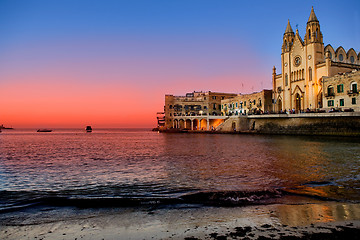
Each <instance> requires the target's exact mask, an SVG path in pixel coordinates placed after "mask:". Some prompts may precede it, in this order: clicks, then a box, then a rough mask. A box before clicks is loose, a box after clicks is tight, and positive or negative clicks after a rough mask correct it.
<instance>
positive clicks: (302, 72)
mask: <svg viewBox="0 0 360 240" xmlns="http://www.w3.org/2000/svg"><path fill="white" fill-rule="evenodd" d="M301 79H304V69H303V70H301Z"/></svg>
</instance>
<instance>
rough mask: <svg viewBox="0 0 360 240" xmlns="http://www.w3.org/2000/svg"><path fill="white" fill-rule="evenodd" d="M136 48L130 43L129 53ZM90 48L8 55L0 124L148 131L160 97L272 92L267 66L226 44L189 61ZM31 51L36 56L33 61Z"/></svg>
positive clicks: (3, 69) (0, 99)
mask: <svg viewBox="0 0 360 240" xmlns="http://www.w3.org/2000/svg"><path fill="white" fill-rule="evenodd" d="M68 44H70V43H68ZM109 44H110V45H111V46H112V45H115V44H119V43H114V42H110V43H109ZM139 44H140V43H136V44H135V45H131V44H130V45H129V46H131V48H134V49H135V48H136V46H137V45H139ZM148 44H149V43H148ZM233 44H238V43H237V42H236V43H233ZM50 45H51V44H50ZM55 45H56V44H55ZM92 45H93V46H98V45H100V44H98V42H97V41H95V42H91V41H88V42H86V44H84V46H85V47H83V48H81V49H80V50H79V49H78V48H77V47H79V46H78V44H75V46H76V47H75V49H72V48H73V47H74V46H73V45H71V44H70V45H69V46H67V45H66V44H65V45H64V43H61V44H60V47H59V48H60V50H59V49H58V50H57V51H55V52H51V49H52V46H48V47H44V48H41V47H39V46H38V45H36V46H37V47H35V48H34V47H32V46H26V48H25V49H24V50H23V51H21V49H17V50H16V51H13V52H11V54H9V53H7V54H9V58H8V61H7V62H3V63H2V64H1V65H0V67H1V69H0V70H1V71H0V79H1V80H2V82H1V87H0V102H1V105H2V107H1V112H0V124H4V125H5V126H13V127H16V128H21V127H34V128H40V127H84V126H85V125H92V126H94V127H149V128H151V127H154V126H156V112H159V111H163V106H164V95H165V94H173V95H184V94H185V93H187V92H192V91H209V90H210V91H213V92H230V93H240V92H241V93H249V92H253V91H260V90H262V89H263V88H270V87H271V69H264V70H262V69H263V68H262V67H261V66H263V65H262V63H261V61H258V59H260V58H259V57H257V56H256V54H255V53H252V54H250V52H251V51H250V50H247V49H239V48H237V49H236V47H234V48H235V50H236V51H235V52H231V50H232V48H231V46H230V47H229V46H227V50H226V49H225V50H226V53H223V52H222V51H223V49H217V48H219V47H217V48H216V47H215V46H214V47H212V46H208V47H207V48H202V49H200V50H199V52H198V53H197V54H195V56H192V55H191V54H190V55H187V54H183V53H182V52H181V51H178V52H175V53H174V54H175V55H174V56H172V55H171V54H170V55H169V54H168V53H166V54H165V53H162V54H160V55H159V56H158V55H157V53H156V51H155V50H148V51H149V52H148V53H147V54H144V55H142V52H140V53H139V52H136V53H137V54H139V56H137V57H135V56H134V55H129V56H122V51H120V50H122V49H120V50H119V49H115V50H116V51H115V52H116V54H114V55H112V54H110V53H109V52H110V50H112V48H111V47H109V48H105V47H104V48H105V49H102V50H101V51H99V52H98V53H93V52H90V53H89V52H88V51H89V50H90V49H91V46H92ZM149 45H151V44H149ZM195 45H196V44H195ZM210 45H211V44H210ZM219 45H220V46H223V45H226V44H219ZM101 46H102V45H101ZM216 46H217V45H216ZM236 46H237V45H236ZM116 47H118V46H117V45H116ZM156 47H158V48H159V46H158V45H156ZM149 48H150V46H149ZM168 48H169V49H171V47H168ZM146 49H147V48H145V50H146ZM208 49H211V50H212V51H214V52H213V53H212V54H213V55H212V56H211V58H210V57H209V56H207V55H202V54H205V53H206V50H208ZM65 50H66V51H65ZM72 50H73V51H72ZM76 50H78V52H76ZM53 51H54V50H53ZM62 51H64V52H65V53H63V52H62ZM194 51H195V48H194ZM35 52H36V53H37V54H38V55H37V56H38V57H37V58H34V59H33V60H32V59H31V57H33V56H35V55H34V54H35ZM72 52H75V53H76V54H72ZM104 52H105V53H106V54H105V53H104ZM125 55H126V54H125ZM217 58H218V59H217ZM209 59H210V60H209Z"/></svg>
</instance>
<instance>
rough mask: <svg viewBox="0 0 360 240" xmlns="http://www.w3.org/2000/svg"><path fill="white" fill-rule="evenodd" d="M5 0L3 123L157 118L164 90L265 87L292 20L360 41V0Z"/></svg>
mask: <svg viewBox="0 0 360 240" xmlns="http://www.w3.org/2000/svg"><path fill="white" fill-rule="evenodd" d="M301 2H302V3H303V5H300V6H299V5H298V3H297V2H295V1H257V0H253V1H240V0H226V1H222V0H217V1H214V0H166V1H165V0H163V1H159V0H127V1H125V0H124V1H122V0H116V1H115V0H114V1H111V0H106V1H100V0H98V1H94V0H51V1H48V0H38V1H35V0H24V1H18V0H0V103H1V107H0V124H1V123H3V124H5V125H6V126H13V127H15V128H18V127H34V128H40V127H84V126H85V125H87V124H90V125H92V126H93V127H95V128H96V127H154V126H155V125H156V119H155V117H156V112H157V111H162V109H163V105H164V95H165V94H174V95H184V94H185V93H186V92H192V91H194V90H196V91H209V90H210V91H223V92H232V93H240V92H241V93H249V92H253V91H260V90H261V89H263V88H267V89H270V88H271V86H272V84H271V73H272V67H273V66H274V65H275V66H276V67H277V68H278V69H280V54H281V44H282V36H283V33H284V31H285V28H286V24H287V20H288V19H290V22H291V25H292V27H293V29H294V30H295V29H296V25H297V24H298V29H299V32H300V35H301V36H302V37H303V36H304V34H305V27H306V22H307V20H308V17H309V15H310V10H311V6H314V9H315V13H316V15H317V17H318V19H319V21H320V26H321V31H322V33H323V36H324V44H325V45H327V44H329V43H330V44H331V45H332V46H333V47H334V48H337V47H339V46H343V47H344V48H345V50H348V49H349V48H354V49H355V51H356V52H359V51H360V24H359V23H360V1H358V0H353V1H346V0H345V1H308V0H304V1H301Z"/></svg>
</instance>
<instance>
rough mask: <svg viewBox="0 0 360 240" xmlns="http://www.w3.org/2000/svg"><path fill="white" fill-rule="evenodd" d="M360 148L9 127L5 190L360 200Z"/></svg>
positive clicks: (309, 141)
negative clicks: (287, 192) (267, 192)
mask: <svg viewBox="0 0 360 240" xmlns="http://www.w3.org/2000/svg"><path fill="white" fill-rule="evenodd" d="M359 146H360V145H359V141H358V140H356V139H355V140H354V139H337V138H311V137H292V136H255V135H225V134H159V133H156V132H150V131H148V130H146V131H145V130H124V129H123V130H119V129H117V130H114V129H111V130H105V129H104V130H98V131H96V130H95V131H94V132H93V133H90V134H89V133H85V132H84V131H82V130H81V131H80V130H57V131H54V132H52V133H36V132H35V131H20V130H19V131H17V130H14V131H4V132H3V133H1V135H0V191H5V190H6V191H55V192H56V191H59V192H62V193H64V194H68V195H88V196H127V195H131V196H133V195H135V196H165V197H166V196H171V195H172V194H175V195H176V194H177V193H179V192H180V193H184V192H189V191H194V190H199V191H214V190H215V191H216V190H221V191H239V190H262V189H268V188H294V187H296V188H297V191H300V192H302V193H310V194H314V195H319V196H322V197H331V198H340V199H353V200H360V193H359V192H360V191H359V190H360V183H359V177H360V169H359V166H360V164H359V162H360V147H359ZM304 184H305V185H304Z"/></svg>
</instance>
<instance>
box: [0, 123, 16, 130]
mask: <svg viewBox="0 0 360 240" xmlns="http://www.w3.org/2000/svg"><path fill="white" fill-rule="evenodd" d="M1 129H14V128H12V127H4V124H1V125H0V130H1Z"/></svg>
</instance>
